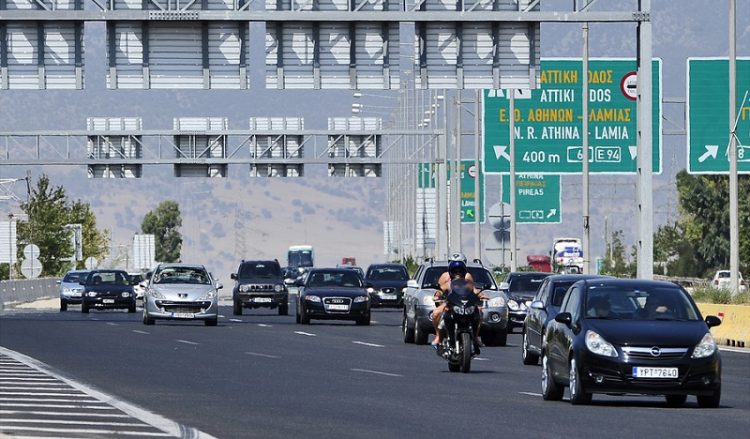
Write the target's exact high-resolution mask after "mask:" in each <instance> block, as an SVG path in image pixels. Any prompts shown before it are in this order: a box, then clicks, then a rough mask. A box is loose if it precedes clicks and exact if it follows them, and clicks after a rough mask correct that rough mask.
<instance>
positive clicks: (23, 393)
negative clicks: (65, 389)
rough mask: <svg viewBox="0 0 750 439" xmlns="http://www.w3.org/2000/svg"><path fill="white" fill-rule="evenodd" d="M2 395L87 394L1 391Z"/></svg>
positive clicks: (78, 394)
mask: <svg viewBox="0 0 750 439" xmlns="http://www.w3.org/2000/svg"><path fill="white" fill-rule="evenodd" d="M26 390H28V389H26ZM0 395H8V396H10V395H16V396H86V395H85V394H83V393H42V392H40V393H37V392H0Z"/></svg>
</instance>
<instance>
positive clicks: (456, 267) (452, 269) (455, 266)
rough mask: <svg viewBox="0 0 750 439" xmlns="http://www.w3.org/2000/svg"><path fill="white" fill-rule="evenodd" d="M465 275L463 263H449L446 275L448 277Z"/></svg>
mask: <svg viewBox="0 0 750 439" xmlns="http://www.w3.org/2000/svg"><path fill="white" fill-rule="evenodd" d="M459 273H460V274H461V275H462V276H463V275H466V264H465V263H464V261H460V260H459V261H451V262H450V264H448V274H449V275H450V277H453V276H455V275H456V274H459Z"/></svg>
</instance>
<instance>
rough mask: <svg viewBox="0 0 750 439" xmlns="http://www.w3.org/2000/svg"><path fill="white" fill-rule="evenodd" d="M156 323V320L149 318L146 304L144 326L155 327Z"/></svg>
mask: <svg viewBox="0 0 750 439" xmlns="http://www.w3.org/2000/svg"><path fill="white" fill-rule="evenodd" d="M154 323H156V320H154V319H152V318H151V317H149V316H148V313H147V312H146V309H145V304H144V310H143V324H144V325H153V324H154Z"/></svg>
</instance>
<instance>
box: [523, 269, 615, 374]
mask: <svg viewBox="0 0 750 439" xmlns="http://www.w3.org/2000/svg"><path fill="white" fill-rule="evenodd" d="M602 278H604V276H597V275H584V274H555V275H552V276H548V277H546V278H544V281H543V282H542V285H541V286H540V287H539V290H538V291H537V292H536V296H534V300H533V301H532V302H531V305H530V306H529V308H528V314H526V319H525V320H524V324H523V330H522V334H523V339H522V342H521V360H523V364H537V363H538V362H539V355H540V354H541V353H542V335H543V334H544V330H545V329H546V328H547V323H549V321H550V320H552V319H554V318H555V316H556V315H557V313H558V312H560V305H561V304H562V301H563V298H564V297H565V293H566V292H567V291H568V288H570V286H571V285H573V284H574V283H576V282H578V281H579V280H581V279H602Z"/></svg>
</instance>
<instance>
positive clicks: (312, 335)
mask: <svg viewBox="0 0 750 439" xmlns="http://www.w3.org/2000/svg"><path fill="white" fill-rule="evenodd" d="M294 333H295V334H299V335H306V336H308V337H317V336H318V335H317V334H312V333H310V332H302V331H294Z"/></svg>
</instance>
